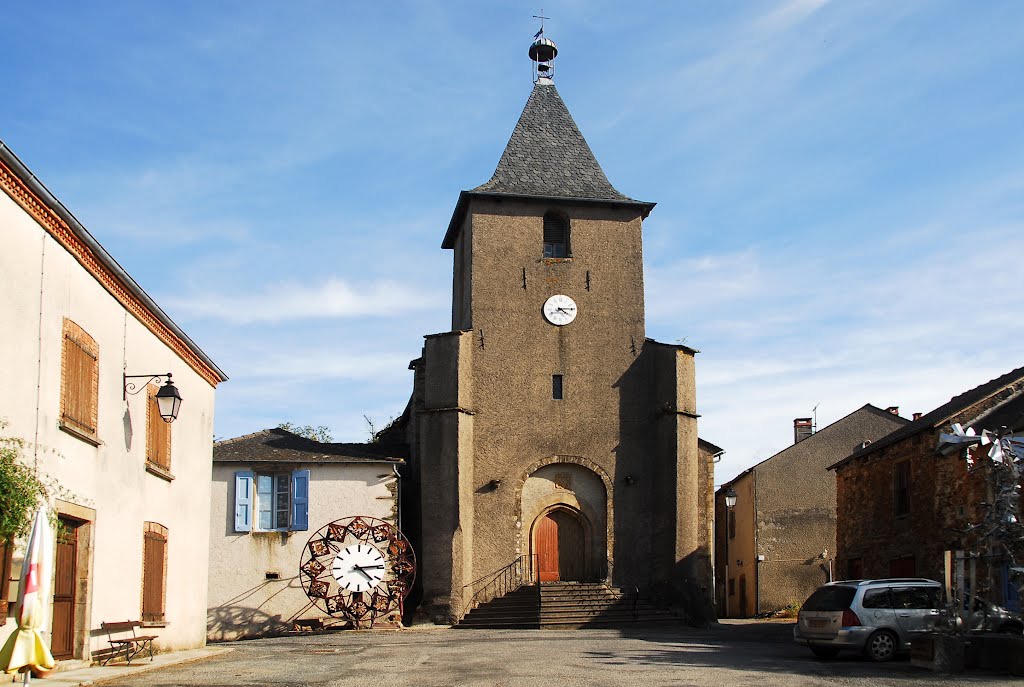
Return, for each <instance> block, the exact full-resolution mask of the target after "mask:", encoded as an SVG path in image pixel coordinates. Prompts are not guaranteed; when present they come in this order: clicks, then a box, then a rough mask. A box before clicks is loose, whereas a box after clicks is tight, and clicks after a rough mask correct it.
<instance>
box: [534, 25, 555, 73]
mask: <svg viewBox="0 0 1024 687" xmlns="http://www.w3.org/2000/svg"><path fill="white" fill-rule="evenodd" d="M557 55H558V47H557V46H556V45H555V42H554V41H553V40H550V39H548V38H545V37H544V32H543V30H542V31H541V32H540V35H539V37H538V38H537V40H535V41H534V42H533V43H532V44H531V45H530V59H531V60H533V81H534V83H536V82H537V80H538V79H551V77H552V76H554V75H555V57H556V56H557Z"/></svg>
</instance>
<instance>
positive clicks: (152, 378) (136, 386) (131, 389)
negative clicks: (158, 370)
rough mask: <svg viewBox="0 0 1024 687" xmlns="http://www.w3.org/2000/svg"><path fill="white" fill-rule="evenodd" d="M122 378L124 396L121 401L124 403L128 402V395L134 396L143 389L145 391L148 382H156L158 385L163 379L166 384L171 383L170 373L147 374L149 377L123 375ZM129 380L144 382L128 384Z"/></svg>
mask: <svg viewBox="0 0 1024 687" xmlns="http://www.w3.org/2000/svg"><path fill="white" fill-rule="evenodd" d="M122 376H123V377H124V395H123V399H124V400H125V401H127V400H128V395H129V394H131V395H132V396H134V395H135V394H137V393H139V392H140V391H142V390H143V389H145V388H146V387H147V386H148V385H149V383H150V382H157V383H159V382H160V381H161V380H162V379H163V378H164V377H166V378H167V381H168V382H169V381H171V373H170V372H165V373H163V374H149V375H129V374H124V375H122ZM129 379H145V380H146V381H144V382H129V381H128V380H129Z"/></svg>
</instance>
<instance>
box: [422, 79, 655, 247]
mask: <svg viewBox="0 0 1024 687" xmlns="http://www.w3.org/2000/svg"><path fill="white" fill-rule="evenodd" d="M473 196H490V197H502V196H505V197H516V198H537V199H546V200H554V201H561V202H565V201H582V202H597V203H611V204H623V205H632V206H636V207H639V208H640V209H641V211H642V212H643V216H644V217H646V216H647V215H648V214H649V213H650V211H651V210H652V209H653V208H654V203H649V202H645V201H640V200H634V199H632V198H630V197H628V196H626V195H623V194H622V193H619V192H618V191H617V190H616V189H615V187H614V186H612V185H611V183H610V182H609V181H608V177H606V176H605V174H604V170H603V169H601V165H599V164H598V163H597V159H596V158H595V157H594V153H593V151H592V150H591V149H590V146H589V145H587V141H586V139H584V138H583V134H582V133H580V130H579V127H578V126H576V122H575V121H574V120H573V118H572V115H571V114H569V110H568V108H567V107H566V106H565V103H564V102H562V98H561V96H559V95H558V91H557V90H556V89H555V85H554V84H553V83H552V82H551V80H550V79H547V78H541V79H538V80H537V82H536V84H534V87H533V91H532V92H531V93H530V98H529V100H527V101H526V107H525V108H523V113H522V115H520V117H519V122H518V123H517V124H516V128H515V129H514V130H513V131H512V137H511V138H510V139H509V141H508V145H506V146H505V152H504V153H502V155H501V160H499V162H498V167H497V169H495V170H494V175H493V176H492V177H491V179H490V181H488V182H487V183H485V184H481V185H480V186H477V187H476V188H474V189H472V190H469V191H463V192H462V193H461V194H460V195H459V202H458V204H457V205H456V207H455V211H454V212H453V213H452V219H451V221H450V222H449V224H448V232H447V233H446V234H445V237H444V241H443V242H442V243H441V247H442V248H454V247H455V237H456V235H457V234H458V232H459V227H460V226H461V224H462V220H463V217H464V215H465V212H466V207H467V204H468V202H469V199H470V198H471V197H473Z"/></svg>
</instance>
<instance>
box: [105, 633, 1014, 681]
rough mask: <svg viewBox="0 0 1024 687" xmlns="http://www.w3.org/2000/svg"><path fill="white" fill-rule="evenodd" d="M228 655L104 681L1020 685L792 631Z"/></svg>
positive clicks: (477, 640)
mask: <svg viewBox="0 0 1024 687" xmlns="http://www.w3.org/2000/svg"><path fill="white" fill-rule="evenodd" d="M218 646H226V647H231V648H232V649H233V651H231V652H230V653H227V654H224V655H221V656H217V657H214V658H211V659H208V660H204V661H201V662H197V663H189V664H185V665H180V666H168V667H166V668H161V669H158V670H153V671H151V672H147V673H141V674H139V675H135V676H131V677H125V678H122V679H118V680H114V681H109V682H106V683H105V684H109V685H126V686H127V685H138V686H145V687H167V686H170V685H203V686H207V687H211V686H218V687H219V686H221V685H224V686H227V685H231V686H232V687H238V686H243V687H244V686H248V685H273V686H275V687H288V686H292V685H295V686H298V685H311V686H320V685H323V686H324V687H343V686H348V685H353V686H355V685H359V686H360V687H362V686H364V685H368V684H374V683H384V684H387V685H392V686H402V687H404V686H406V685H408V686H410V687H412V686H415V687H431V686H434V685H438V686H440V685H473V686H476V685H481V686H483V685H486V686H488V687H494V686H503V687H504V686H508V687H512V686H516V687H518V686H533V685H536V686H538V687H541V686H543V687H561V686H567V687H574V686H576V685H579V686H581V687H582V686H587V687H601V686H604V685H642V686H643V687H656V686H661V685H673V686H675V687H679V686H684V685H714V686H715V687H732V686H734V685H735V686H739V685H758V686H759V687H763V686H764V685H796V686H802V685H855V684H856V685H862V684H871V685H873V686H874V685H901V686H902V685H941V686H946V685H950V686H952V685H975V684H976V685H1017V686H1018V687H1019V686H1020V685H1021V684H1022V683H1021V682H1020V681H1019V680H1015V679H1014V678H1012V677H1011V676H1009V675H994V674H991V673H980V672H972V673H968V674H966V675H960V676H952V677H950V676H940V675H935V674H933V673H931V672H930V671H927V670H924V669H920V668H915V667H914V666H911V665H910V662H909V661H908V660H906V659H903V660H896V661H894V662H891V663H886V664H873V663H870V662H868V661H866V660H864V659H862V658H860V657H854V656H849V657H840V658H839V659H836V660H832V661H820V660H818V659H815V658H814V657H813V656H811V654H810V652H809V651H808V650H807V649H806V648H804V647H800V646H797V645H795V644H794V643H793V641H792V624H791V623H779V622H729V623H723V624H721V625H718V626H716V627H713V628H710V629H707V630H695V629H690V628H679V629H665V628H659V629H626V630H575V631H562V630H558V631H549V630H522V631H518V630H451V629H413V630H402V631H390V632H388V631H372V632H343V633H334V634H327V635H316V636H313V635H310V636H300V637H286V638H278V639H262V640H254V641H248V642H233V643H228V644H221V645H218Z"/></svg>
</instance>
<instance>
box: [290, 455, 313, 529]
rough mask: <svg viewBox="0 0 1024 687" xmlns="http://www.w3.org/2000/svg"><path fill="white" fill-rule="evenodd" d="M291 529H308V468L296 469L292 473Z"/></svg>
mask: <svg viewBox="0 0 1024 687" xmlns="http://www.w3.org/2000/svg"><path fill="white" fill-rule="evenodd" d="M291 529H293V530H308V529H309V470H296V471H295V472H293V473H292V526H291Z"/></svg>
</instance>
